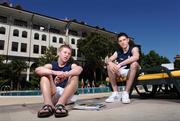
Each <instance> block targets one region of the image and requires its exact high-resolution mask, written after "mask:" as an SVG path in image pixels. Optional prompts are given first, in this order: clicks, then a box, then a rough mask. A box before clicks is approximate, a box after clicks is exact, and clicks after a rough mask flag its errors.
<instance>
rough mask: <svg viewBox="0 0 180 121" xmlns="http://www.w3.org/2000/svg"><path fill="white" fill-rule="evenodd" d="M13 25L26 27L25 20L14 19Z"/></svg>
mask: <svg viewBox="0 0 180 121" xmlns="http://www.w3.org/2000/svg"><path fill="white" fill-rule="evenodd" d="M14 25H17V26H25V27H27V21H23V20H18V19H15V20H14Z"/></svg>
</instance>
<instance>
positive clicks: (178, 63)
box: [174, 60, 180, 69]
mask: <svg viewBox="0 0 180 121" xmlns="http://www.w3.org/2000/svg"><path fill="white" fill-rule="evenodd" d="M174 67H175V69H180V60H175V62H174Z"/></svg>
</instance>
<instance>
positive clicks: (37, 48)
mask: <svg viewBox="0 0 180 121" xmlns="http://www.w3.org/2000/svg"><path fill="white" fill-rule="evenodd" d="M33 53H36V54H38V53H39V45H34V48H33Z"/></svg>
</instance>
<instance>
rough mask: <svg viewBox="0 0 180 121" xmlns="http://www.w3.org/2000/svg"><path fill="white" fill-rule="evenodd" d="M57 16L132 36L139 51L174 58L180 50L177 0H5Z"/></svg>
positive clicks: (37, 11) (27, 8) (172, 60)
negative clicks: (153, 52)
mask: <svg viewBox="0 0 180 121" xmlns="http://www.w3.org/2000/svg"><path fill="white" fill-rule="evenodd" d="M7 1H9V2H11V3H12V4H13V5H17V4H20V5H21V6H22V7H23V9H25V10H28V11H31V12H35V13H39V14H42V15H47V16H51V17H55V18H59V19H65V18H68V19H76V20H78V21H84V22H86V23H87V24H88V25H92V26H99V27H104V28H105V29H106V30H109V31H112V32H117V33H119V32H125V33H127V34H128V35H129V36H130V37H133V38H135V42H136V43H137V44H140V45H141V47H142V52H143V53H145V54H147V53H148V52H149V51H150V50H154V51H156V52H157V53H158V54H159V55H160V56H165V57H167V58H168V59H169V60H170V61H171V62H174V57H175V56H176V55H177V54H180V7H179V5H180V1H179V0H7Z"/></svg>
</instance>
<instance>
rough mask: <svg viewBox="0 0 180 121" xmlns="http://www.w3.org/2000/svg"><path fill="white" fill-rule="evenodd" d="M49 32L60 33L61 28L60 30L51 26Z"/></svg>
mask: <svg viewBox="0 0 180 121" xmlns="http://www.w3.org/2000/svg"><path fill="white" fill-rule="evenodd" d="M49 32H52V33H57V34H59V33H60V30H58V29H55V28H50V29H49Z"/></svg>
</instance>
